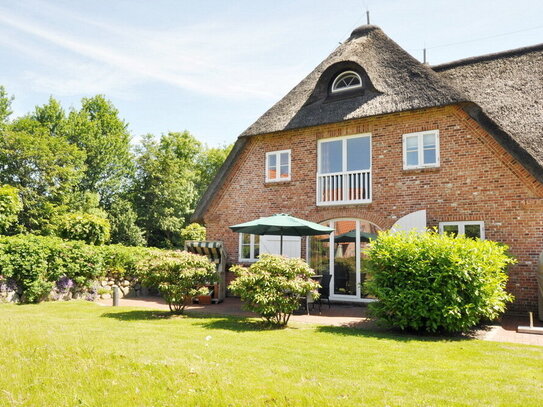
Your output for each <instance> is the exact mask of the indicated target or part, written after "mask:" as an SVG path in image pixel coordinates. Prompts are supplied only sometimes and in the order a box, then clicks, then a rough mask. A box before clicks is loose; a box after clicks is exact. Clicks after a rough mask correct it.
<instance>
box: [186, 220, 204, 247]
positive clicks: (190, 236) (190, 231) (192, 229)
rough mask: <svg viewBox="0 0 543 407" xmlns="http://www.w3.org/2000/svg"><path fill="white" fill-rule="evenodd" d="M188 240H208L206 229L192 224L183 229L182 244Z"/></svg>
mask: <svg viewBox="0 0 543 407" xmlns="http://www.w3.org/2000/svg"><path fill="white" fill-rule="evenodd" d="M186 240H206V228H205V226H202V225H200V224H198V223H191V224H190V225H188V226H187V227H184V228H183V229H181V244H184V243H185V241H186Z"/></svg>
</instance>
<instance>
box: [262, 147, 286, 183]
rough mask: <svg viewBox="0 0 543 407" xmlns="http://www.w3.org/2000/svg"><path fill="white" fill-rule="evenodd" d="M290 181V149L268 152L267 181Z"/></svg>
mask: <svg viewBox="0 0 543 407" xmlns="http://www.w3.org/2000/svg"><path fill="white" fill-rule="evenodd" d="M277 181H290V150H282V151H272V152H269V153H266V182H277Z"/></svg>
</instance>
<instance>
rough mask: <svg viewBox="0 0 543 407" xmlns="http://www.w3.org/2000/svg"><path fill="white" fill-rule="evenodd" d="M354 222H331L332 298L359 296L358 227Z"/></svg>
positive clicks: (356, 222)
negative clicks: (332, 237) (332, 231)
mask: <svg viewBox="0 0 543 407" xmlns="http://www.w3.org/2000/svg"><path fill="white" fill-rule="evenodd" d="M358 223H359V222H358V221H356V220H337V221H334V222H333V226H331V227H333V228H334V239H333V245H331V247H332V249H333V250H332V253H331V255H330V257H331V259H330V260H331V261H330V271H331V272H332V273H331V274H332V288H333V289H332V290H331V293H333V295H334V296H342V297H359V296H360V293H359V292H360V278H359V277H360V276H359V274H360V273H359V272H358V271H359V270H360V264H359V263H360V253H359V252H360V245H359V244H357V236H358V235H359V233H358V231H359V225H358Z"/></svg>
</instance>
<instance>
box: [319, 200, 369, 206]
mask: <svg viewBox="0 0 543 407" xmlns="http://www.w3.org/2000/svg"><path fill="white" fill-rule="evenodd" d="M371 203H372V201H370V200H365V201H337V202H317V206H357V205H369V204H371Z"/></svg>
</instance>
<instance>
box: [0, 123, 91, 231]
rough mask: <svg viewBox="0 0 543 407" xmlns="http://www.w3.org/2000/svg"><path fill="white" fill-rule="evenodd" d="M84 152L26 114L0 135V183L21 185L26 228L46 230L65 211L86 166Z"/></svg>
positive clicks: (23, 223)
mask: <svg viewBox="0 0 543 407" xmlns="http://www.w3.org/2000/svg"><path fill="white" fill-rule="evenodd" d="M83 160H84V154H83V153H82V152H81V151H80V150H79V149H78V148H77V147H76V146H73V145H71V144H70V143H68V142H67V141H66V140H64V139H63V138H60V137H55V136H51V135H50V134H49V132H48V131H47V129H45V128H44V127H43V126H41V124H40V123H39V122H37V121H35V120H33V119H32V118H30V117H28V116H26V117H23V118H20V119H17V120H15V121H14V122H13V123H12V124H10V126H9V128H8V129H5V130H3V131H2V134H1V137H0V168H1V171H0V183H2V184H9V185H11V186H14V187H16V188H18V189H19V191H20V196H21V198H22V200H23V211H22V212H21V216H20V217H19V221H20V222H21V225H22V226H23V227H24V229H25V230H27V231H33V232H37V233H47V231H48V230H50V226H51V219H52V218H53V217H55V216H56V215H58V214H59V213H61V212H63V211H66V209H67V207H66V206H67V204H68V203H69V202H70V200H71V199H72V197H73V196H72V195H73V193H74V191H75V190H76V188H77V186H78V183H79V181H80V180H81V177H82V175H83V170H84V163H83Z"/></svg>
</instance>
